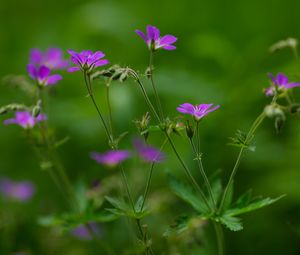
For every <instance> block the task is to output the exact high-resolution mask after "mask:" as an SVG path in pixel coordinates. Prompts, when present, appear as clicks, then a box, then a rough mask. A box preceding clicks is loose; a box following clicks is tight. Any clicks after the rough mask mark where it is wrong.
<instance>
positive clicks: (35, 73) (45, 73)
mask: <svg viewBox="0 0 300 255" xmlns="http://www.w3.org/2000/svg"><path fill="white" fill-rule="evenodd" d="M27 71H28V74H29V76H30V77H31V78H32V79H33V80H36V81H37V83H38V85H39V86H42V87H45V86H49V85H55V84H56V83H57V82H58V81H60V80H61V79H62V76H61V75H59V74H53V75H50V72H51V70H50V68H48V67H47V66H45V65H42V66H40V67H36V66H35V65H34V64H29V65H28V66H27Z"/></svg>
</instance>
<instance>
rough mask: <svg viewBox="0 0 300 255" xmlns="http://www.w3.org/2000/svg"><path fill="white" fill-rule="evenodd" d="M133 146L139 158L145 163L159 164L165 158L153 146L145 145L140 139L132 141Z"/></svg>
mask: <svg viewBox="0 0 300 255" xmlns="http://www.w3.org/2000/svg"><path fill="white" fill-rule="evenodd" d="M133 145H134V147H135V149H136V150H137V152H138V154H139V156H140V158H141V159H143V160H144V161H146V162H161V161H163V160H164V159H165V158H166V157H165V154H164V153H163V152H161V151H160V150H159V149H156V148H155V147H153V146H150V145H148V144H145V143H144V142H143V141H142V140H141V139H138V138H137V139H134V141H133Z"/></svg>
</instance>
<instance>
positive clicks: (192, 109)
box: [176, 103, 220, 120]
mask: <svg viewBox="0 0 300 255" xmlns="http://www.w3.org/2000/svg"><path fill="white" fill-rule="evenodd" d="M212 106H213V104H198V105H195V106H194V105H192V104H189V103H184V104H181V105H179V106H178V107H177V108H176V109H177V111H179V112H180V113H184V114H189V115H192V116H194V117H195V119H196V120H200V119H202V118H203V117H204V116H206V115H207V114H209V113H210V112H213V111H215V110H217V109H218V108H220V106H219V105H216V106H215V107H212ZM211 107H212V108H211Z"/></svg>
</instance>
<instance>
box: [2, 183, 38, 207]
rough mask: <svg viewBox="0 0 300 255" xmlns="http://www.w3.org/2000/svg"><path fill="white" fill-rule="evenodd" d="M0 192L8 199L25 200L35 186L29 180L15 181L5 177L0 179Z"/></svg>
mask: <svg viewBox="0 0 300 255" xmlns="http://www.w3.org/2000/svg"><path fill="white" fill-rule="evenodd" d="M0 193H1V194H2V196H4V197H6V198H8V199H12V200H17V201H20V202H26V201H28V200H30V199H31V198H32V196H33V195H34V193H35V187H34V185H33V183H32V182H30V181H21V182H15V181H12V180H10V179H7V178H5V179H1V180H0Z"/></svg>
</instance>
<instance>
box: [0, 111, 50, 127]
mask: <svg viewBox="0 0 300 255" xmlns="http://www.w3.org/2000/svg"><path fill="white" fill-rule="evenodd" d="M46 119H47V116H46V115H44V114H39V115H38V116H37V117H33V116H32V115H31V113H30V112H26V111H24V112H16V115H15V118H12V119H7V120H5V121H4V122H3V123H4V124H5V125H9V124H17V125H19V126H21V127H23V128H25V129H28V128H33V127H34V125H35V124H36V123H38V122H40V121H44V120H46Z"/></svg>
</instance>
